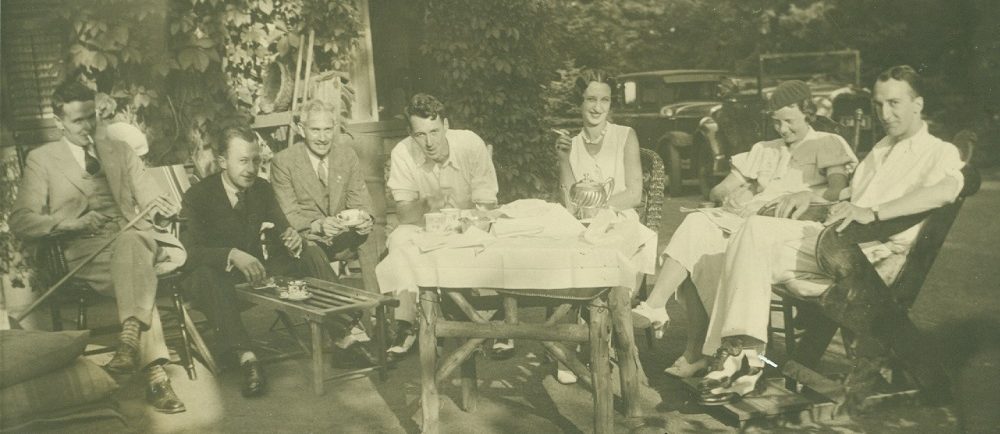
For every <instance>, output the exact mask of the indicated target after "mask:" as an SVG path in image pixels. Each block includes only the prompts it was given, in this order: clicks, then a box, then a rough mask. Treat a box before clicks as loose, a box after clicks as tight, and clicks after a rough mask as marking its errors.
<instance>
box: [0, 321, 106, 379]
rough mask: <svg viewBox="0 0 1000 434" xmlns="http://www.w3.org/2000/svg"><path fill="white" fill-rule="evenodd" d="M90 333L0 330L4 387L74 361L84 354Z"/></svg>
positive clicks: (0, 358) (0, 372) (0, 369)
mask: <svg viewBox="0 0 1000 434" xmlns="http://www.w3.org/2000/svg"><path fill="white" fill-rule="evenodd" d="M89 334H90V332H88V331H86V330H81V331H64V332H46V331H37V330H0V388H4V387H7V386H11V385H14V384H17V383H20V382H22V381H26V380H30V379H32V378H35V377H38V376H40V375H43V374H47V373H49V372H52V371H54V370H56V369H59V368H62V367H64V366H66V365H69V364H70V363H73V361H74V360H76V358H77V357H80V355H81V354H83V349H84V348H85V347H86V346H87V337H88V335H89Z"/></svg>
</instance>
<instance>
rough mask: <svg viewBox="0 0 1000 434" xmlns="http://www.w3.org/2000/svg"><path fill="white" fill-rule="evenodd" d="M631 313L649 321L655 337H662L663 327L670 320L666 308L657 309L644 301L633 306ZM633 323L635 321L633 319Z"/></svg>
mask: <svg viewBox="0 0 1000 434" xmlns="http://www.w3.org/2000/svg"><path fill="white" fill-rule="evenodd" d="M632 313H634V314H636V315H639V316H640V317H642V318H644V319H646V320H648V321H649V323H650V327H652V328H653V334H654V335H655V337H656V339H661V338H663V328H664V327H665V326H666V325H667V323H669V322H670V315H667V309H666V308H663V307H661V308H658V309H657V308H654V307H652V306H650V305H648V304H646V302H645V301H644V302H641V303H639V305H638V306H636V307H633V308H632ZM633 323H636V322H635V321H633Z"/></svg>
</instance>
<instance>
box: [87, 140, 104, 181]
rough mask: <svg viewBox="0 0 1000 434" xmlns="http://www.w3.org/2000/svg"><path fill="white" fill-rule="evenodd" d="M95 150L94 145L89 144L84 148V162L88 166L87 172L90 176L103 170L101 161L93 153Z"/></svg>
mask: <svg viewBox="0 0 1000 434" xmlns="http://www.w3.org/2000/svg"><path fill="white" fill-rule="evenodd" d="M93 150H94V145H90V146H87V147H86V148H83V163H84V166H85V167H86V168H87V173H89V174H90V176H94V175H96V174H97V172H100V171H101V162H100V161H98V160H97V157H95V156H94V154H93V153H92V152H93Z"/></svg>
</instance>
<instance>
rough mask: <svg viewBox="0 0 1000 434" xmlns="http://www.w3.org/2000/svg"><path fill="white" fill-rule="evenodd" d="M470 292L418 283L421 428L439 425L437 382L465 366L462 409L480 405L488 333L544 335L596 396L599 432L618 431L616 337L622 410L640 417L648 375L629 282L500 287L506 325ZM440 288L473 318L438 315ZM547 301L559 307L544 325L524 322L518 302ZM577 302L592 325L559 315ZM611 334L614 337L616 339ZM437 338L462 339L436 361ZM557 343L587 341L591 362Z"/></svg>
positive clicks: (536, 337)
mask: <svg viewBox="0 0 1000 434" xmlns="http://www.w3.org/2000/svg"><path fill="white" fill-rule="evenodd" d="M466 291H468V290H462V289H456V288H437V287H421V288H420V310H419V315H418V316H419V321H420V339H419V342H420V347H419V348H420V378H421V393H420V397H421V404H422V405H421V408H422V412H423V427H422V431H423V432H424V433H437V432H438V431H439V419H438V415H439V411H440V403H439V397H438V390H437V383H438V382H439V381H442V380H444V379H446V378H447V377H448V376H449V375H451V374H452V373H453V372H454V371H455V369H456V368H459V367H461V374H460V375H461V377H462V400H461V404H460V405H461V408H462V409H463V410H465V411H474V410H475V409H476V399H477V379H476V359H475V350H476V348H477V347H478V346H479V345H481V344H482V343H483V341H485V340H486V339H489V338H514V339H531V340H540V341H542V345H543V346H544V348H545V350H546V351H547V352H548V353H549V354H551V355H552V357H553V358H555V359H556V360H558V361H560V362H562V363H563V364H564V365H566V366H567V367H569V368H570V369H571V370H572V371H573V372H574V373H575V374H576V375H577V376H578V377H579V378H580V380H582V381H583V383H584V385H585V386H588V387H589V388H590V389H591V391H592V392H593V395H594V432H597V433H612V432H614V405H613V396H612V393H613V392H612V386H611V363H610V358H609V349H610V345H609V344H610V342H614V344H615V346H616V349H617V354H618V364H619V374H620V377H621V389H622V398H623V400H624V404H625V405H624V407H625V415H626V417H628V418H630V419H632V418H635V419H638V418H640V417H641V416H642V412H641V411H640V409H639V407H638V401H639V387H640V383H642V382H645V381H644V379H645V374H644V373H643V371H642V366H641V365H640V364H639V360H638V351H637V350H636V347H635V339H634V337H633V335H632V333H633V332H632V317H631V309H630V303H629V301H630V290H629V288H626V287H610V288H607V287H606V288H572V289H564V290H541V291H538V290H516V289H512V290H504V289H497V292H498V293H500V294H501V296H502V297H503V308H504V312H505V319H504V322H503V323H498V322H490V321H489V320H487V319H486V318H483V317H482V316H481V315H480V314H479V313H478V312H477V311H476V310H475V308H473V307H472V305H471V303H469V301H468V300H467V299H466V298H465V292H466ZM439 293H440V294H443V295H444V296H447V297H449V298H450V299H451V300H452V301H454V302H455V304H456V305H457V306H458V307H459V309H460V310H461V311H462V312H463V313H464V314H465V315H466V316H467V317H468V318H469V319H470V320H471V321H472V322H466V321H448V320H444V319H441V318H439V314H438V303H439V301H440V299H439V297H440V296H439ZM526 300H531V301H534V302H538V301H542V302H545V301H549V302H551V303H552V304H553V305H554V306H555V309H554V310H553V312H552V314H551V315H550V316H549V317H548V318H547V319H546V320H545V322H544V323H541V324H525V323H521V322H520V321H519V320H518V316H517V307H518V302H519V301H526ZM574 304H582V305H585V306H586V308H587V309H588V311H589V313H590V321H589V323H588V325H579V324H575V323H574V324H560V323H559V320H560V319H561V318H563V317H564V316H565V315H566V314H567V313H569V312H570V310H571V308H572V307H573V305H574ZM612 333H613V335H614V336H613V337H614V339H612ZM439 337H450V338H465V339H466V340H465V342H464V343H463V344H462V345H461V346H459V348H458V349H457V350H455V352H453V353H452V354H450V355H448V356H447V357H445V358H444V359H443V360H441V361H440V363H438V359H437V351H436V342H437V338H439ZM559 342H572V343H579V342H589V344H590V366H591V367H592V369H587V367H586V366H585V365H584V364H583V363H581V362H580V361H579V360H577V358H576V357H575V356H574V355H573V352H572V351H570V350H569V349H567V348H566V347H565V346H564V345H563V344H561V343H559Z"/></svg>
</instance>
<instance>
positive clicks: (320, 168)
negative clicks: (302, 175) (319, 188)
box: [316, 158, 329, 187]
mask: <svg viewBox="0 0 1000 434" xmlns="http://www.w3.org/2000/svg"><path fill="white" fill-rule="evenodd" d="M328 173H329V171H328V170H326V158H324V159H322V160H319V164H317V165H316V176H318V177H319V183H320V184H323V186H324V187H326V176H327V174H328Z"/></svg>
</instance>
